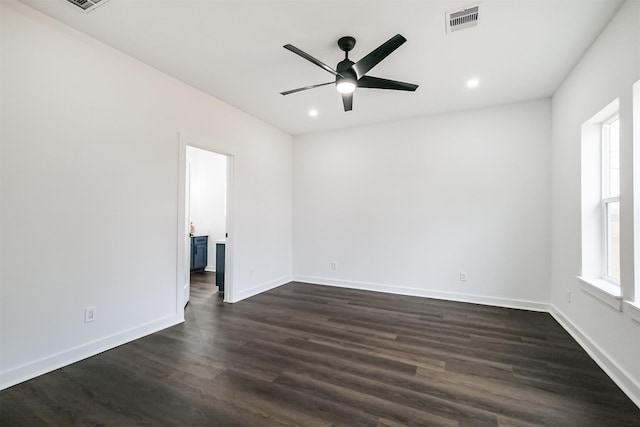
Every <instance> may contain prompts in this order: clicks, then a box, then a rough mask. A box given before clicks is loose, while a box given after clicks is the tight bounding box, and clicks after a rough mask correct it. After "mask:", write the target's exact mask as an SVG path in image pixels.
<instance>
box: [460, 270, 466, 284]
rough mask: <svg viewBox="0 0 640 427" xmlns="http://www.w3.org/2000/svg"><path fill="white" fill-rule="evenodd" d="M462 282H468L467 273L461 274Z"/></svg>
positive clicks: (462, 272)
mask: <svg viewBox="0 0 640 427" xmlns="http://www.w3.org/2000/svg"><path fill="white" fill-rule="evenodd" d="M460 281H461V282H466V281H467V273H465V272H464V271H461V272H460Z"/></svg>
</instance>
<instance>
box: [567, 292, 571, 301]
mask: <svg viewBox="0 0 640 427" xmlns="http://www.w3.org/2000/svg"><path fill="white" fill-rule="evenodd" d="M567 303H569V304H571V291H570V290H568V289H567Z"/></svg>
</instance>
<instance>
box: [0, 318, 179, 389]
mask: <svg viewBox="0 0 640 427" xmlns="http://www.w3.org/2000/svg"><path fill="white" fill-rule="evenodd" d="M182 322H184V317H182V315H175V314H174V315H171V316H167V317H164V318H162V319H158V320H155V321H152V322H149V323H145V324H143V325H140V326H137V327H134V328H131V329H128V330H126V331H123V332H118V333H116V334H113V335H110V336H107V337H104V338H100V339H98V340H95V341H92V342H88V343H86V344H81V345H79V346H77V347H74V348H71V349H69V350H65V351H62V352H60V353H56V354H53V355H51V356H47V357H44V358H42V359H39V360H35V361H33V362H29V363H25V364H24V365H20V366H17V367H15V368H12V369H9V370H6V371H3V372H0V390H4V389H5V388H7V387H11V386H13V385H16V384H19V383H21V382H23V381H27V380H30V379H32V378H35V377H37V376H40V375H42V374H46V373H47V372H51V371H54V370H56V369H59V368H62V367H63V366H67V365H70V364H72V363H75V362H78V361H80V360H82V359H86V358H88V357H91V356H95V355H96V354H99V353H102V352H103V351H107V350H110V349H112V348H115V347H118V346H120V345H122V344H126V343H128V342H130V341H133V340H137V339H138V338H142V337H144V336H147V335H149V334H152V333H154V332H158V331H161V330H162V329H166V328H168V327H170V326H174V325H177V324H179V323H182Z"/></svg>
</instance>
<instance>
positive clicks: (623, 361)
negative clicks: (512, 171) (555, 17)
mask: <svg viewBox="0 0 640 427" xmlns="http://www.w3.org/2000/svg"><path fill="white" fill-rule="evenodd" d="M639 63H640V2H637V1H627V2H626V3H624V4H623V6H622V7H621V9H620V10H619V11H618V13H617V14H616V16H615V17H614V18H613V20H612V21H611V23H610V24H609V25H608V27H607V28H606V29H605V30H604V32H603V33H602V34H601V35H600V37H599V38H598V39H597V40H596V41H595V42H594V44H593V45H592V46H591V48H590V49H589V50H588V52H587V53H586V54H585V55H584V57H583V58H582V59H581V61H580V62H579V63H578V64H577V66H576V67H575V68H574V70H573V71H572V72H571V73H570V75H569V76H568V77H567V79H566V80H565V82H564V83H563V84H562V86H561V87H560V88H559V89H558V90H557V91H556V93H555V94H554V96H553V102H552V111H553V115H552V120H553V132H552V141H553V143H552V147H553V148H552V168H551V172H552V189H553V190H552V236H553V237H552V245H551V254H552V260H553V261H552V268H551V285H552V286H551V304H552V306H553V313H554V315H555V316H556V318H557V319H558V320H559V321H560V322H561V323H563V326H565V328H567V329H568V330H569V331H570V332H571V333H572V334H573V335H574V337H576V338H577V339H578V341H579V342H580V343H581V344H582V345H583V346H584V347H585V348H586V349H587V351H589V352H590V353H591V355H592V356H593V357H594V358H595V359H596V360H597V361H598V362H599V363H600V365H601V366H602V367H603V368H604V369H605V370H606V371H607V373H609V375H610V376H612V378H614V379H615V380H616V381H617V382H618V384H619V385H621V386H622V388H623V389H624V390H625V391H626V392H627V394H629V395H630V396H631V397H632V398H633V399H634V400H635V402H636V404H638V405H640V387H639V384H640V324H639V323H637V322H634V321H633V320H632V319H631V318H630V316H629V313H627V312H620V311H617V310H615V309H613V308H612V307H610V306H608V305H606V304H604V303H603V302H601V301H599V300H597V299H595V298H594V297H593V296H592V295H590V294H587V293H585V292H583V291H581V289H580V285H579V283H578V280H577V279H576V275H579V274H580V266H581V258H580V257H581V235H580V234H581V230H580V216H581V212H580V209H581V207H580V159H581V154H580V141H581V136H580V134H581V126H582V124H583V123H584V122H585V121H587V120H588V119H589V118H590V117H592V116H593V115H594V114H595V113H597V112H598V111H600V110H601V109H602V108H604V107H605V106H606V105H608V104H609V103H611V102H612V101H613V100H614V99H616V98H618V97H619V98H620V121H621V135H620V143H621V195H620V199H621V228H620V234H621V253H622V259H621V281H622V288H623V289H622V290H623V295H624V296H626V297H627V298H632V295H633V287H634V285H633V282H634V278H633V224H632V216H633V213H632V212H633V210H632V206H633V190H632V120H631V117H632V85H633V83H634V82H635V81H637V80H638V79H640V65H639ZM567 292H571V295H572V298H571V302H568V301H567V298H566V295H567Z"/></svg>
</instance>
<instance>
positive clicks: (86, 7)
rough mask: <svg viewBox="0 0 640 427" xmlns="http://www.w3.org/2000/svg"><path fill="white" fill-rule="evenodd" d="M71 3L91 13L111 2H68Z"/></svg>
mask: <svg viewBox="0 0 640 427" xmlns="http://www.w3.org/2000/svg"><path fill="white" fill-rule="evenodd" d="M67 1H68V2H69V3H71V4H73V5H76V6H78V7H79V8H80V9H82V10H84V11H85V12H87V13H89V12H91V11H92V10H93V9H95V8H97V7H98V6H102V5H103V4H105V3H106V2H108V1H109V0H67Z"/></svg>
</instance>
